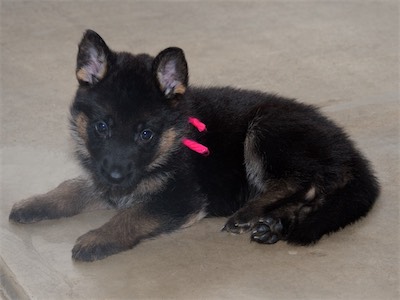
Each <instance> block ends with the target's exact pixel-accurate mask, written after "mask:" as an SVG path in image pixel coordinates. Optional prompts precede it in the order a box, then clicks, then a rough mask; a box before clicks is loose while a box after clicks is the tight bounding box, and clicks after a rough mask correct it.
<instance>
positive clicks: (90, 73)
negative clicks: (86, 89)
mask: <svg viewBox="0 0 400 300" xmlns="http://www.w3.org/2000/svg"><path fill="white" fill-rule="evenodd" d="M106 69H107V66H106V62H105V55H104V54H103V53H100V54H99V53H98V52H97V51H96V49H93V48H91V49H89V59H88V61H87V64H86V65H84V66H83V67H82V68H81V69H80V70H79V71H78V73H77V76H78V78H79V79H80V80H83V81H86V82H88V83H90V84H94V83H96V82H98V81H99V80H101V79H102V78H103V77H104V75H105V73H106Z"/></svg>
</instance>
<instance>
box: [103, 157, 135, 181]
mask: <svg viewBox="0 0 400 300" xmlns="http://www.w3.org/2000/svg"><path fill="white" fill-rule="evenodd" d="M130 166H131V163H128V164H125V163H116V162H115V161H112V160H110V159H104V160H103V161H102V164H101V174H102V175H103V177H104V178H105V179H106V180H107V181H108V182H110V183H111V184H121V183H123V182H124V181H125V180H126V179H127V178H129V177H130V176H131V174H132V173H131V171H132V168H131V167H130Z"/></svg>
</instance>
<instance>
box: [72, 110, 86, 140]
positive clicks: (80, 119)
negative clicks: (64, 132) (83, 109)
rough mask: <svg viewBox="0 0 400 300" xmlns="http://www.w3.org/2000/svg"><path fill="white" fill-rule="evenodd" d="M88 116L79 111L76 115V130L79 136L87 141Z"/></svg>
mask: <svg viewBox="0 0 400 300" xmlns="http://www.w3.org/2000/svg"><path fill="white" fill-rule="evenodd" d="M88 121H89V120H88V117H87V116H86V115H85V114H84V113H79V115H78V116H77V117H76V120H75V123H76V130H77V132H78V134H79V136H80V137H81V138H82V139H83V140H84V141H85V142H86V141H87V125H88Z"/></svg>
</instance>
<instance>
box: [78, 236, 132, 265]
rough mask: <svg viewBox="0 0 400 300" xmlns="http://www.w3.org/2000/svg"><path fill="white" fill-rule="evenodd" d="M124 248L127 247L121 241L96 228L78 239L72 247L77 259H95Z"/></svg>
mask: <svg viewBox="0 0 400 300" xmlns="http://www.w3.org/2000/svg"><path fill="white" fill-rule="evenodd" d="M123 250H126V249H124V247H122V246H121V245H120V243H118V242H117V241H115V240H113V239H112V238H110V237H109V236H108V237H107V234H105V233H104V232H102V231H101V230H100V229H96V230H92V231H89V232H88V233H86V234H84V235H82V236H81V237H79V238H78V239H77V241H76V243H75V246H74V248H73V249H72V258H73V259H74V260H76V261H95V260H99V259H103V258H106V257H107V256H110V255H112V254H116V253H118V252H121V251H123Z"/></svg>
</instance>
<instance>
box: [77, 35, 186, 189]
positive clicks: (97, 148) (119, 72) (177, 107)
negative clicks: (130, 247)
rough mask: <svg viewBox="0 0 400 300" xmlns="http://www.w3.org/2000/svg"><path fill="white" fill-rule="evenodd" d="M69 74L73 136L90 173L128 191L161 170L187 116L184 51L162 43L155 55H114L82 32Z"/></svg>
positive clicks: (177, 145)
mask: <svg viewBox="0 0 400 300" xmlns="http://www.w3.org/2000/svg"><path fill="white" fill-rule="evenodd" d="M76 77H77V79H78V82H79V87H78V90H77V93H76V97H75V100H74V102H73V104H72V106H71V128H72V134H73V137H74V139H75V142H76V145H77V147H76V153H77V156H78V158H79V160H80V161H81V163H82V165H83V166H84V167H85V168H86V169H87V170H89V172H90V173H91V174H92V175H93V178H94V179H95V180H97V181H98V182H100V183H101V184H102V185H110V186H114V187H115V186H119V187H122V188H128V187H134V186H135V185H137V184H138V183H139V182H140V181H141V180H142V179H143V178H144V177H146V176H150V174H151V173H152V172H158V171H160V169H162V168H167V165H168V162H169V160H170V159H171V158H172V156H173V155H174V153H176V152H177V151H179V149H180V148H181V139H182V135H183V132H184V130H185V126H186V120H187V116H185V115H184V113H182V112H183V111H184V109H183V105H184V103H183V101H182V100H183V95H184V93H185V91H186V88H187V84H188V70H187V64H186V60H185V56H184V53H183V51H182V50H181V49H179V48H168V49H165V50H164V51H162V52H161V53H159V54H158V55H157V56H156V57H155V58H153V57H151V56H149V55H146V54H140V55H132V54H129V53H123V52H122V53H118V52H114V51H112V50H110V48H109V47H108V46H107V45H106V43H105V42H104V41H103V39H102V38H101V37H100V36H99V35H98V34H97V33H95V32H94V31H91V30H88V31H86V33H85V34H84V36H83V38H82V41H81V42H80V44H79V51H78V56H77V68H76Z"/></svg>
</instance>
